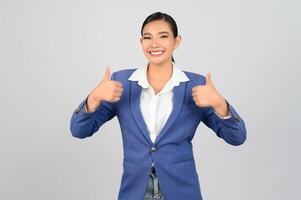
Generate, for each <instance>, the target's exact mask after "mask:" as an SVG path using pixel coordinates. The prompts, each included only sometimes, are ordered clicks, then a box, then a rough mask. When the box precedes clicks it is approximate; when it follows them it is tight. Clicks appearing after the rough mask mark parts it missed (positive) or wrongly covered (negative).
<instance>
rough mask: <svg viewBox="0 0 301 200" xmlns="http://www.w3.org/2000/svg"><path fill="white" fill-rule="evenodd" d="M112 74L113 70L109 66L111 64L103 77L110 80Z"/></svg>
mask: <svg viewBox="0 0 301 200" xmlns="http://www.w3.org/2000/svg"><path fill="white" fill-rule="evenodd" d="M110 76H111V70H110V68H109V66H107V67H106V72H105V75H104V77H103V79H104V80H110Z"/></svg>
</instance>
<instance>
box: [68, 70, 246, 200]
mask: <svg viewBox="0 0 301 200" xmlns="http://www.w3.org/2000/svg"><path fill="white" fill-rule="evenodd" d="M134 70H135V69H127V70H120V71H117V72H114V73H113V74H112V76H111V79H112V80H117V81H119V82H121V83H122V85H123V93H122V96H121V99H120V101H118V102H115V103H110V102H106V101H102V103H101V104H100V106H99V107H98V108H97V110H96V111H94V112H92V113H86V112H85V111H84V105H85V103H86V100H87V98H86V99H84V100H83V101H82V102H81V103H80V105H79V106H78V108H77V109H76V110H75V111H74V113H73V115H72V118H71V121H70V129H71V133H72V135H73V136H74V137H77V138H85V137H89V136H92V135H93V134H94V133H95V132H96V131H97V130H98V129H99V128H100V127H101V126H102V125H103V124H104V123H105V122H107V121H109V120H111V119H112V118H113V117H115V116H117V118H118V121H119V124H120V128H121V133H122V139H123V150H124V160H123V175H122V179H121V185H120V190H119V194H118V200H142V199H143V196H144V194H145V190H146V187H147V184H148V180H149V174H150V170H151V165H152V162H154V164H155V168H156V173H157V177H158V181H159V183H160V187H161V191H162V193H163V196H164V199H165V200H201V199H202V195H201V189H200V184H199V179H198V174H197V171H196V166H195V161H194V157H193V150H192V143H191V141H192V139H193V137H194V134H195V131H196V129H197V127H198V125H199V123H200V122H203V123H204V124H205V125H206V126H208V127H209V128H211V129H212V130H213V131H214V132H215V133H216V135H217V136H218V137H220V138H222V139H223V140H225V141H226V142H227V143H229V144H231V145H241V144H243V143H244V141H245V140H246V128H245V123H244V121H243V119H242V118H241V117H240V116H239V115H238V113H237V112H236V110H235V109H234V107H233V106H232V105H231V104H230V103H229V102H227V104H228V107H229V109H230V115H231V117H230V118H228V119H222V118H220V117H218V116H217V115H216V114H215V113H214V110H213V109H212V108H211V107H205V108H200V107H198V106H196V104H195V102H194V101H193V99H192V95H191V92H192V88H193V87H194V86H196V85H204V84H205V77H204V76H202V75H199V74H196V73H192V72H186V71H184V72H185V74H186V75H187V77H189V79H190V80H189V81H187V82H181V83H180V84H179V85H178V86H176V87H174V88H173V109H172V112H171V114H170V116H169V118H168V120H167V121H166V123H165V125H164V126H163V128H162V130H161V131H160V133H159V135H158V136H157V138H156V140H155V142H152V140H151V139H150V136H149V134H148V130H147V127H146V123H145V122H144V120H143V117H142V114H141V110H140V108H139V101H140V98H139V97H140V94H141V87H140V86H139V85H138V84H137V82H135V81H129V80H128V78H129V77H130V75H131V74H132V73H133V71H134Z"/></svg>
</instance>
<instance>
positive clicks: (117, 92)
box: [90, 66, 123, 102]
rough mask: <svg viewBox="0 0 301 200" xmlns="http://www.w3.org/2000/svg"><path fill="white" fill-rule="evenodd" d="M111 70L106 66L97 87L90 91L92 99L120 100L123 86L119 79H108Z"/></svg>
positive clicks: (98, 100)
mask: <svg viewBox="0 0 301 200" xmlns="http://www.w3.org/2000/svg"><path fill="white" fill-rule="evenodd" d="M110 76H111V70H110V68H109V67H108V66H107V67H106V72H105V75H104V77H103V78H102V80H101V81H100V83H99V84H98V85H97V87H96V88H95V89H94V90H93V91H92V92H91V93H90V96H91V98H92V99H93V100H94V101H97V102H100V101H108V102H117V101H119V100H120V98H121V95H122V92H123V88H122V84H121V83H120V82H119V81H114V80H110Z"/></svg>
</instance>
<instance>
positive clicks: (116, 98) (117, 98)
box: [112, 97, 120, 102]
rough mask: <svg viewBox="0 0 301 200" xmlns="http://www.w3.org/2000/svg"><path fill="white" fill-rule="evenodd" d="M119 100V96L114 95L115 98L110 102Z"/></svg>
mask: <svg viewBox="0 0 301 200" xmlns="http://www.w3.org/2000/svg"><path fill="white" fill-rule="evenodd" d="M119 100H120V97H115V98H113V100H112V102H117V101H119Z"/></svg>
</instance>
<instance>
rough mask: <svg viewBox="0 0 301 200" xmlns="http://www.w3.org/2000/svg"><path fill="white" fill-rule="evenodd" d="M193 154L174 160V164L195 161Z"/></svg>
mask: <svg viewBox="0 0 301 200" xmlns="http://www.w3.org/2000/svg"><path fill="white" fill-rule="evenodd" d="M193 159H194V158H193V156H188V157H186V158H181V159H177V160H175V161H173V162H172V164H179V163H183V162H188V161H193Z"/></svg>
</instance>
